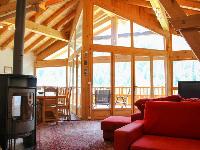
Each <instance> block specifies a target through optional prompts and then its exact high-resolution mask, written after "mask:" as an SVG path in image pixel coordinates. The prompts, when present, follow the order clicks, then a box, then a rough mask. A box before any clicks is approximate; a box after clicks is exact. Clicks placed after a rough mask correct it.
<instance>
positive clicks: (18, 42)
mask: <svg viewBox="0 0 200 150" xmlns="http://www.w3.org/2000/svg"><path fill="white" fill-rule="evenodd" d="M25 16H26V0H17V5H16V18H15V37H14V54H13V74H23V53H24V32H25Z"/></svg>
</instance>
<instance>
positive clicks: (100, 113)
mask: <svg viewBox="0 0 200 150" xmlns="http://www.w3.org/2000/svg"><path fill="white" fill-rule="evenodd" d="M91 106H92V118H94V119H102V118H105V117H107V116H110V115H111V53H108V52H93V81H92V102H91Z"/></svg>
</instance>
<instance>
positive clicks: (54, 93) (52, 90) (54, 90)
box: [44, 86, 58, 96]
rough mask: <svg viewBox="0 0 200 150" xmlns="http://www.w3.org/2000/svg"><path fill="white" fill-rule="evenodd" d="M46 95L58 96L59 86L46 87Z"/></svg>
mask: <svg viewBox="0 0 200 150" xmlns="http://www.w3.org/2000/svg"><path fill="white" fill-rule="evenodd" d="M44 96H58V88H57V87H53V86H48V87H44Z"/></svg>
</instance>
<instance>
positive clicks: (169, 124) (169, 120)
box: [144, 102, 200, 139]
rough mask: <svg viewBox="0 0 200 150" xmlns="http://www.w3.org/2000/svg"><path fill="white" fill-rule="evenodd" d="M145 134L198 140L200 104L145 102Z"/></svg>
mask: <svg viewBox="0 0 200 150" xmlns="http://www.w3.org/2000/svg"><path fill="white" fill-rule="evenodd" d="M144 132H145V134H153V135H161V136H162V135H163V136H171V137H180V138H197V139H200V103H198V102H197V103H195V102H184V103H180V102H147V103H146V106H145V116H144Z"/></svg>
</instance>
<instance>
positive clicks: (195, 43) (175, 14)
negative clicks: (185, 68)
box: [160, 0, 200, 60]
mask: <svg viewBox="0 0 200 150" xmlns="http://www.w3.org/2000/svg"><path fill="white" fill-rule="evenodd" d="M160 2H161V4H162V5H163V7H164V8H165V10H166V12H167V13H168V15H169V16H170V17H171V19H173V20H176V19H179V18H185V19H186V18H187V15H186V14H185V13H184V11H183V10H182V9H181V7H180V6H179V4H178V3H177V1H176V0H173V1H171V0H160ZM189 19H191V18H189ZM186 20H187V19H186ZM172 25H173V22H172ZM177 30H179V31H180V33H181V34H182V35H183V37H184V38H185V39H186V41H187V42H188V44H189V45H190V47H191V48H192V50H193V52H194V54H195V55H196V57H197V58H198V59H199V60H200V45H199V43H200V33H199V32H198V31H197V30H195V29H190V28H188V29H177Z"/></svg>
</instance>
